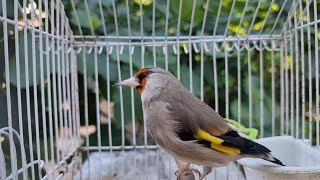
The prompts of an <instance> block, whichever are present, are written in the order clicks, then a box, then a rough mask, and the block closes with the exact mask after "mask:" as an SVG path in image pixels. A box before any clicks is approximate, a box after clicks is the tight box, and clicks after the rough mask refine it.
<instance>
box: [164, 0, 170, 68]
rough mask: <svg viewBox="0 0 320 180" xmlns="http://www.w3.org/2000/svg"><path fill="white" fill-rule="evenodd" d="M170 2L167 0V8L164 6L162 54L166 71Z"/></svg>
mask: <svg viewBox="0 0 320 180" xmlns="http://www.w3.org/2000/svg"><path fill="white" fill-rule="evenodd" d="M169 9H170V0H167V6H166V24H165V30H164V36H165V40H164V44H165V45H164V48H165V53H164V59H165V68H166V70H168V40H167V39H168V24H169V15H170V11H169Z"/></svg>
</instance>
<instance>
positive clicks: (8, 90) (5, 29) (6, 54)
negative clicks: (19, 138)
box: [2, 0, 18, 179]
mask: <svg viewBox="0 0 320 180" xmlns="http://www.w3.org/2000/svg"><path fill="white" fill-rule="evenodd" d="M2 13H3V14H2V15H3V18H4V21H3V43H4V44H3V46H4V61H5V75H6V76H5V77H6V100H7V114H8V126H9V139H10V161H11V171H12V178H13V179H16V178H17V176H18V174H17V157H16V152H15V147H14V146H15V145H14V141H13V126H12V114H11V88H10V76H9V73H10V72H9V48H8V46H9V45H8V22H7V4H6V0H2Z"/></svg>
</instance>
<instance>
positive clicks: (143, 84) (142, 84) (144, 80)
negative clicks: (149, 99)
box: [137, 77, 148, 94]
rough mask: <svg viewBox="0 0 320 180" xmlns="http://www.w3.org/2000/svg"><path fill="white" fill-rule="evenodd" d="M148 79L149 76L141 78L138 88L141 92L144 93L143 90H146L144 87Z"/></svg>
mask: <svg viewBox="0 0 320 180" xmlns="http://www.w3.org/2000/svg"><path fill="white" fill-rule="evenodd" d="M147 80H148V77H145V78H143V79H142V80H141V83H140V86H138V87H137V90H138V92H139V94H142V92H143V91H144V88H145V86H146V83H147Z"/></svg>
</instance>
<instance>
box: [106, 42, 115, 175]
mask: <svg viewBox="0 0 320 180" xmlns="http://www.w3.org/2000/svg"><path fill="white" fill-rule="evenodd" d="M106 48H107V51H106V56H107V64H106V69H107V99H108V104H110V56H109V46H107V47H106ZM110 113H111V107H110V106H108V114H110ZM108 137H109V139H108V140H109V149H110V154H111V156H112V155H113V152H112V145H113V143H112V129H111V116H108ZM113 172H114V168H113V163H112V165H111V174H113Z"/></svg>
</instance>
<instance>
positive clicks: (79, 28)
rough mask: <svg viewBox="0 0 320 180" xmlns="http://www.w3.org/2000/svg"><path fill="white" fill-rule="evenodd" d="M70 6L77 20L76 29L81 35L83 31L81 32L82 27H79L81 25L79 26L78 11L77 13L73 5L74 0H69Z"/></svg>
mask: <svg viewBox="0 0 320 180" xmlns="http://www.w3.org/2000/svg"><path fill="white" fill-rule="evenodd" d="M71 7H72V11H73V12H74V14H75V16H74V17H75V19H76V22H77V27H78V31H79V34H80V35H81V36H83V33H82V29H81V26H80V20H79V16H78V13H77V10H76V6H75V5H74V1H73V0H71Z"/></svg>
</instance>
